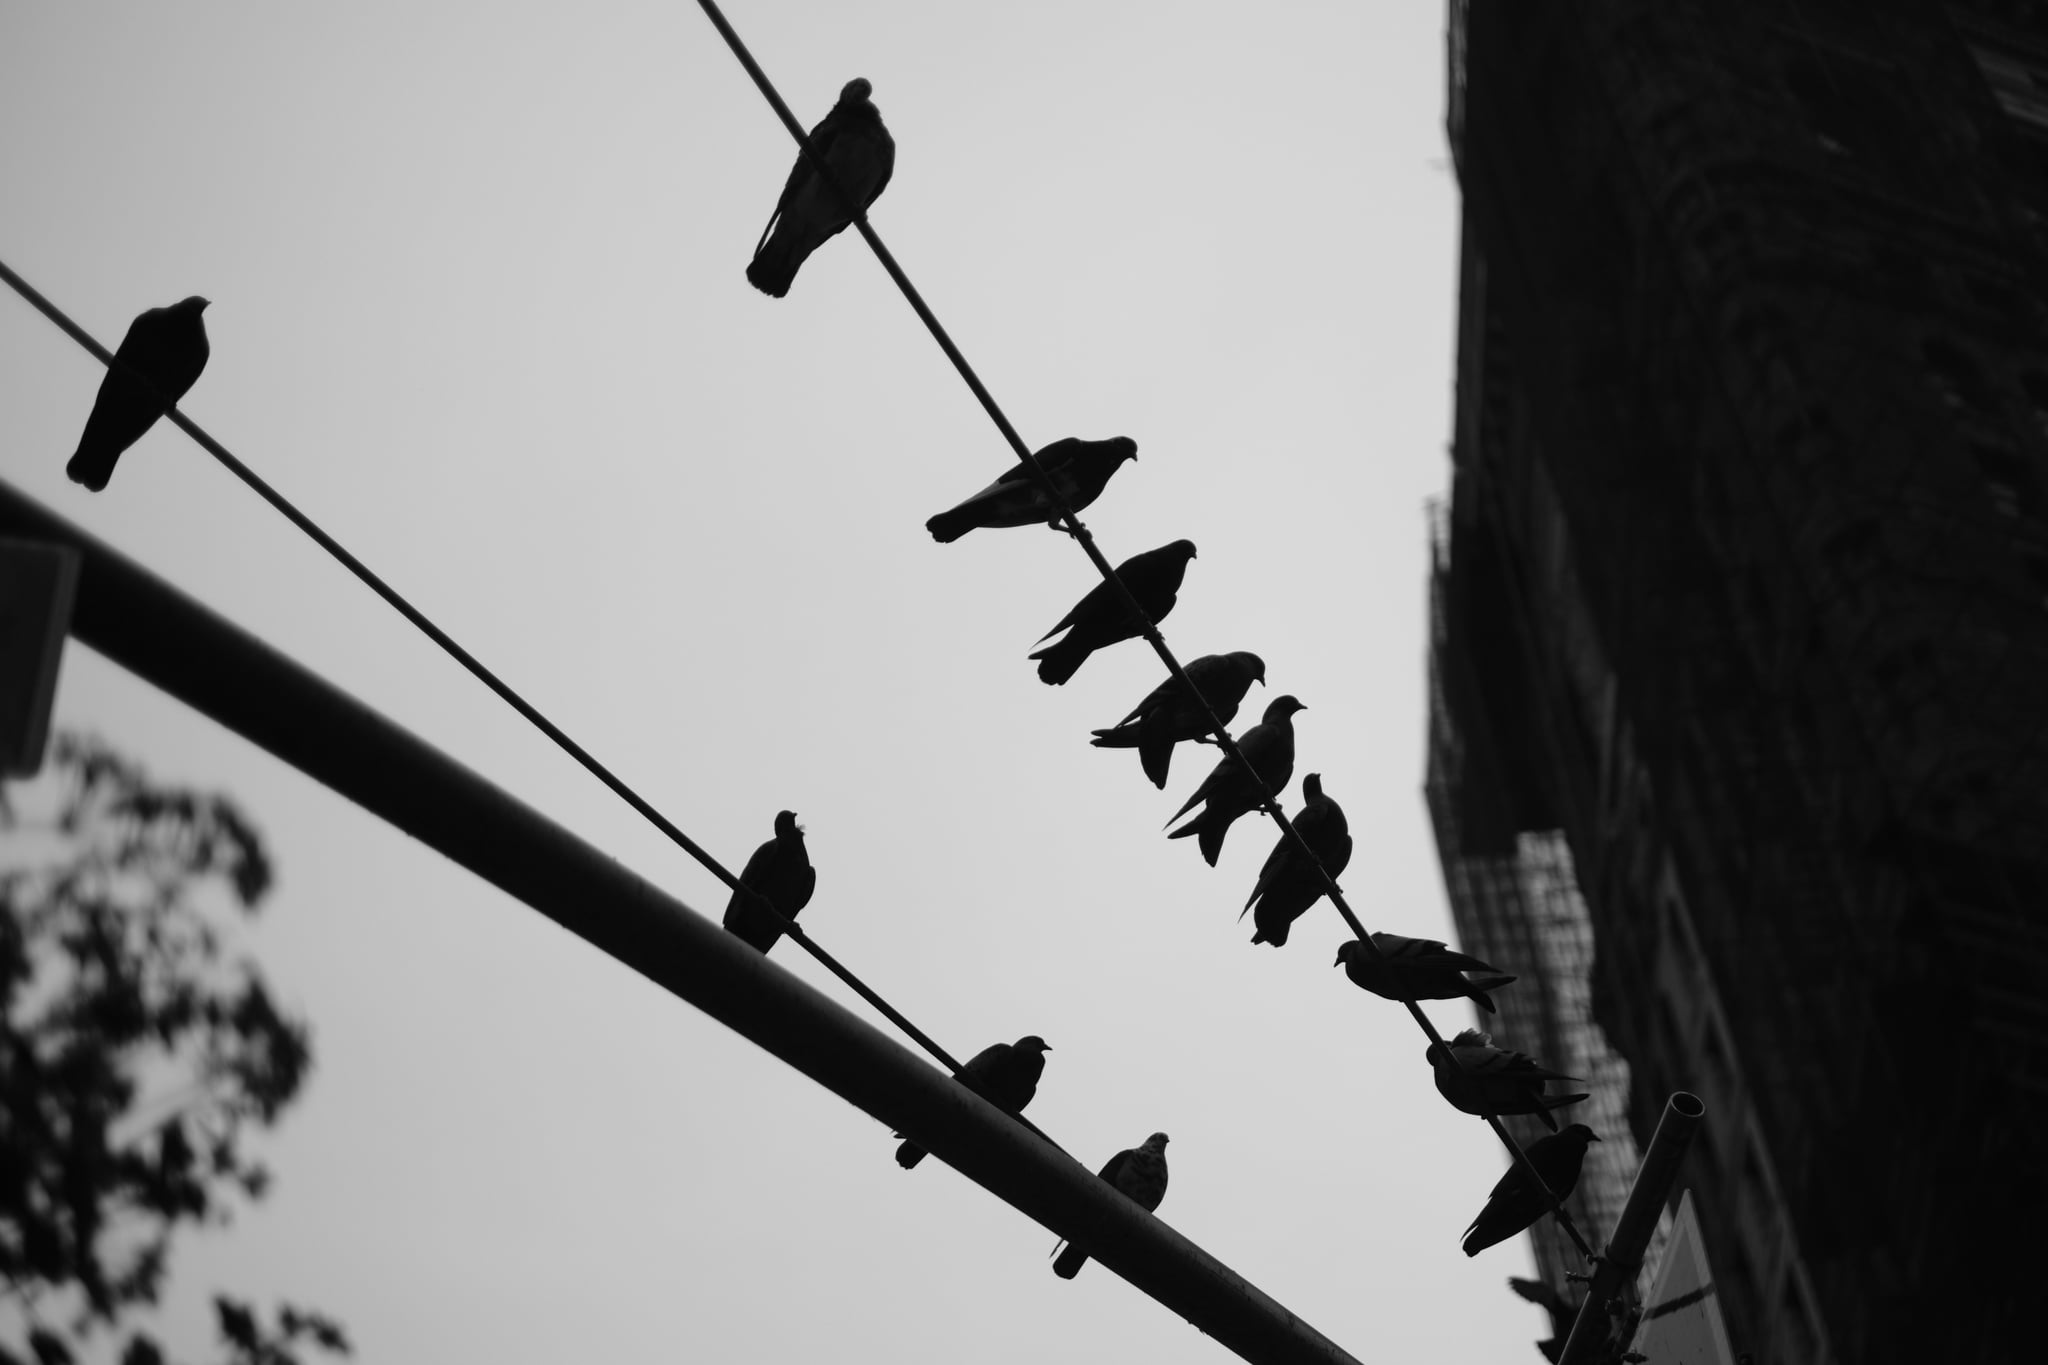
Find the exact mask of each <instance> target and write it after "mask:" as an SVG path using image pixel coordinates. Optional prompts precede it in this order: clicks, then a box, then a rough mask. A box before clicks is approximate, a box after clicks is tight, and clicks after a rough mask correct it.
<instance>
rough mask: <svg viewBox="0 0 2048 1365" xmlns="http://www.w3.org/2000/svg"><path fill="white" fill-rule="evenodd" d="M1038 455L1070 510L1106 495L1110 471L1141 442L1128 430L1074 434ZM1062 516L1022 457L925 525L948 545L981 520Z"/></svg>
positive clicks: (1017, 521) (995, 522)
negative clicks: (1094, 437)
mask: <svg viewBox="0 0 2048 1365" xmlns="http://www.w3.org/2000/svg"><path fill="white" fill-rule="evenodd" d="M1037 458H1038V463H1039V464H1040V465H1041V466H1042V467H1043V468H1044V469H1045V473H1046V477H1047V478H1049V479H1051V480H1052V486H1053V487H1054V488H1056V489H1058V490H1059V494H1060V497H1061V499H1062V500H1063V501H1064V502H1065V503H1066V504H1067V510H1068V511H1070V512H1079V511H1080V510H1081V509H1082V508H1084V507H1086V506H1087V505H1088V504H1090V503H1092V502H1094V501H1095V500H1096V499H1097V498H1099V497H1101V496H1102V490H1103V489H1105V488H1107V487H1108V486H1109V476H1110V475H1112V474H1114V473H1116V471H1117V467H1118V466H1119V465H1121V464H1122V463H1123V462H1124V461H1125V460H1135V459H1137V458H1138V443H1137V442H1136V441H1133V440H1132V439H1131V438H1130V437H1128V436H1112V437H1110V438H1109V439H1108V440H1107V441H1083V440H1081V439H1080V438H1079V437H1075V436H1069V437H1067V439H1066V440H1064V441H1054V442H1053V443H1052V444H1051V445H1049V446H1047V447H1046V448H1045V449H1043V450H1041V451H1039V452H1038V457H1037ZM1058 516H1059V509H1058V508H1056V507H1054V506H1053V502H1052V499H1050V498H1048V497H1046V495H1045V489H1044V488H1042V487H1041V486H1040V485H1039V482H1038V480H1037V478H1036V477H1034V476H1033V474H1032V473H1031V470H1030V469H1029V468H1028V467H1027V466H1026V465H1025V463H1024V462H1023V461H1022V460H1019V461H1017V463H1016V466H1015V467H1014V468H1012V469H1010V470H1009V471H1008V472H1007V473H1005V474H1004V475H1003V477H1001V478H1000V479H997V480H996V481H995V482H994V483H992V484H990V485H989V486H988V487H986V488H984V489H982V490H981V491H980V492H979V493H976V494H975V495H974V496H973V497H971V498H969V499H968V500H967V501H965V502H963V503H961V504H960V505H959V506H958V507H955V508H953V509H951V510H950V511H945V512H941V513H939V514H938V515H937V516H935V517H933V518H932V519H931V520H930V521H927V522H926V523H925V524H924V529H925V530H927V531H930V532H931V533H932V539H933V540H936V541H938V542H939V544H941V545H944V544H947V543H948V542H950V541H955V540H958V539H960V537H962V536H964V535H966V534H967V533H968V532H969V531H972V530H973V529H974V528H975V527H977V526H988V527H996V526H1030V525H1033V524H1034V523H1038V522H1046V523H1052V524H1054V525H1055V526H1057V522H1056V521H1055V520H1054V519H1055V518H1057V517H1058ZM1058 529H1061V530H1064V529H1066V528H1064V527H1059V528H1058Z"/></svg>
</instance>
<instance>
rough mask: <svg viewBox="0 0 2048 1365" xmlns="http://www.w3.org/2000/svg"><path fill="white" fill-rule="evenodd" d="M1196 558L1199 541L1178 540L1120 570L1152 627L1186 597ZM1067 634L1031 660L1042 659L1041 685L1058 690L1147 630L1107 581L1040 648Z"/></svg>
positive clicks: (1040, 639) (1044, 638) (1133, 558)
mask: <svg viewBox="0 0 2048 1365" xmlns="http://www.w3.org/2000/svg"><path fill="white" fill-rule="evenodd" d="M1194 557H1195V542H1193V541H1192V540H1176V541H1174V542H1173V543H1172V544H1170V545H1162V546H1160V547H1159V548H1158V549H1156V550H1147V551H1145V553H1143V554H1138V555H1132V556H1131V557H1130V558H1129V559H1126V560H1125V561H1124V562H1123V563H1121V564H1119V565H1117V566H1116V576H1117V577H1118V578H1119V579H1120V580H1122V582H1123V585H1124V586H1125V587H1126V588H1129V589H1130V590H1131V596H1133V597H1135V598H1137V599H1138V605H1139V606H1140V607H1141V608H1143V609H1144V612H1145V615H1146V616H1147V617H1148V618H1149V619H1150V620H1151V622H1152V624H1153V625H1158V624H1159V623H1160V622H1161V621H1164V620H1165V619H1166V614H1167V613H1168V612H1170V611H1172V610H1173V604H1174V602H1175V601H1176V600H1178V598H1179V596H1180V581H1181V579H1182V578H1183V577H1185V576H1186V574H1187V571H1188V561H1189V560H1190V559H1193V558H1194ZM1069 626H1071V627H1072V629H1071V630H1068V627H1069ZM1063 630H1065V631H1066V632H1067V633H1066V634H1065V635H1064V636H1062V637H1061V638H1060V639H1059V640H1057V641H1055V642H1054V643H1052V644H1049V645H1046V647H1045V648H1044V649H1041V650H1038V651H1037V652H1036V653H1034V654H1032V655H1031V657H1032V658H1034V659H1036V660H1038V678H1039V681H1041V682H1046V683H1051V684H1052V685H1053V686H1054V687H1058V686H1060V685H1061V684H1063V683H1065V682H1066V680H1067V679H1069V678H1071V677H1073V676H1074V672H1075V670H1077V669H1079V668H1080V667H1081V664H1082V663H1083V662H1084V661H1085V660H1086V659H1087V658H1088V656H1089V655H1090V654H1093V653H1094V652H1095V651H1096V650H1098V649H1102V648H1104V647H1106V646H1109V645H1113V644H1115V643H1116V642H1117V641H1119V640H1130V639H1135V638H1136V637H1138V636H1140V635H1142V634H1144V633H1145V626H1144V623H1143V622H1140V621H1135V620H1132V619H1131V611H1130V608H1129V607H1128V606H1126V605H1125V604H1124V600H1123V595H1122V594H1121V593H1119V592H1117V591H1116V589H1115V588H1114V587H1113V586H1112V585H1111V584H1109V583H1108V582H1102V583H1098V584H1096V585H1095V586H1094V587H1093V588H1091V589H1089V591H1088V593H1087V595H1086V596H1084V597H1083V598H1082V599H1081V600H1080V601H1078V602H1076V603H1075V604H1074V606H1073V609H1072V610H1070V611H1069V612H1068V613H1067V614H1066V615H1065V616H1062V617H1061V618H1060V622H1059V624H1058V625H1056V626H1054V627H1053V628H1052V629H1051V630H1049V631H1047V632H1046V633H1045V634H1043V635H1041V636H1039V637H1038V643H1040V644H1043V643H1044V642H1045V641H1047V640H1049V639H1051V638H1052V637H1053V636H1055V635H1058V634H1059V633H1060V632H1061V631H1063Z"/></svg>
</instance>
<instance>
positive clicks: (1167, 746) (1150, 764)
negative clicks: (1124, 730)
mask: <svg viewBox="0 0 2048 1365" xmlns="http://www.w3.org/2000/svg"><path fill="white" fill-rule="evenodd" d="M1138 764H1139V766H1141V767H1142V768H1144V770H1145V776H1147V777H1149V778H1151V779H1152V785H1153V786H1155V787H1157V788H1158V789H1159V790H1160V791H1165V790H1166V775H1167V770H1168V769H1169V768H1171V767H1172V766H1173V740H1172V738H1171V737H1170V736H1169V737H1168V738H1167V739H1166V740H1165V742H1164V743H1162V742H1160V739H1159V737H1158V736H1156V735H1152V736H1147V735H1145V734H1143V733H1142V731H1141V732H1140V735H1139V739H1138Z"/></svg>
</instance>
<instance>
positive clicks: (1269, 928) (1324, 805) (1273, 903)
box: [1238, 773, 1351, 948]
mask: <svg viewBox="0 0 2048 1365" xmlns="http://www.w3.org/2000/svg"><path fill="white" fill-rule="evenodd" d="M1301 795H1302V799H1303V803H1304V804H1303V805H1302V808H1301V809H1300V810H1299V811H1297V812H1296V813H1295V816H1294V830H1295V833H1297V834H1299V835H1300V836H1301V837H1302V840H1303V842H1305V843H1306V844H1307V845H1308V846H1309V850H1310V852H1312V853H1314V854H1315V855H1316V860H1317V861H1318V862H1320V863H1321V864H1322V870H1321V871H1318V870H1317V867H1316V863H1315V862H1311V861H1310V860H1309V859H1308V858H1306V857H1304V856H1303V855H1302V852H1301V849H1300V848H1298V847H1296V845H1295V842H1294V840H1292V839H1290V838H1288V837H1287V836H1286V835H1285V834H1282V835H1281V836H1280V838H1279V841H1278V842H1277V843H1275V844H1274V845H1273V851H1272V852H1271V853H1268V854H1267V855H1266V865H1265V866H1264V867H1262V868H1260V869H1259V880H1258V884H1257V885H1255V886H1254V887H1252V894H1251V898H1250V899H1249V900H1247V901H1246V902H1245V903H1244V908H1245V910H1250V909H1251V908H1252V906H1253V904H1254V903H1256V904H1257V905H1258V910H1257V911H1256V912H1255V913H1254V914H1253V915H1252V923H1253V924H1254V925H1256V926H1257V932H1255V933H1254V934H1253V935H1252V942H1254V943H1270V944H1272V945H1273V946H1274V947H1275V948H1284V947H1285V946H1286V945H1287V931H1288V929H1289V927H1291V926H1292V925H1293V923H1294V922H1295V921H1296V920H1298V919H1300V918H1301V917H1302V916H1303V915H1305V914H1307V913H1308V911H1309V907H1311V906H1313V905H1314V904H1315V903H1316V902H1317V901H1319V900H1321V899H1322V898H1323V896H1324V895H1325V894H1326V888H1325V887H1324V885H1323V872H1328V873H1329V874H1330V876H1331V877H1332V878H1335V877H1337V876H1338V875H1339V874H1341V873H1342V872H1343V871H1344V869H1345V868H1346V867H1348V866H1349V865H1350V863H1351V830H1350V828H1349V827H1348V826H1347V824H1346V823H1345V820H1344V809H1343V807H1341V806H1339V805H1338V804H1337V803H1336V802H1335V801H1332V800H1331V799H1330V798H1329V797H1327V796H1325V795H1324V794H1323V778H1322V774H1320V773H1310V774H1309V775H1308V776H1307V777H1304V778H1302V779H1301ZM1238 918H1239V919H1240V920H1241V919H1243V918H1244V914H1243V912H1239V914H1238Z"/></svg>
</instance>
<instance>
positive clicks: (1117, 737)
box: [1088, 725, 1138, 749]
mask: <svg viewBox="0 0 2048 1365" xmlns="http://www.w3.org/2000/svg"><path fill="white" fill-rule="evenodd" d="M1088 742H1089V743H1090V744H1093V745H1094V746H1095V747H1096V748H1098V749H1135V748H1137V747H1138V727H1137V726H1135V725H1117V726H1113V727H1111V728H1110V729H1107V730H1097V731H1096V732H1095V738H1093V739H1091V740H1089V741H1088Z"/></svg>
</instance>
